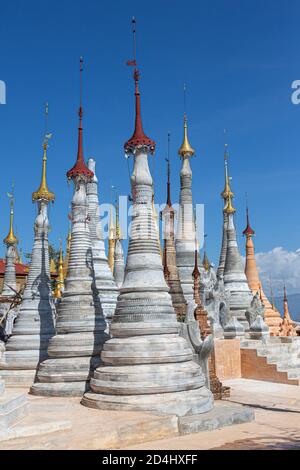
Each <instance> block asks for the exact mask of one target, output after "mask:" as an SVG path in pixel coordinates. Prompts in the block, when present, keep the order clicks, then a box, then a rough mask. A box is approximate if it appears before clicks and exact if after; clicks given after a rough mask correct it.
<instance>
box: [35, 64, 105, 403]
mask: <svg viewBox="0 0 300 470" xmlns="http://www.w3.org/2000/svg"><path fill="white" fill-rule="evenodd" d="M82 66H83V62H82V58H81V59H80V84H81V82H82V78H81V77H82V69H83V67H82ZM80 88H82V85H81V87H80ZM81 96H82V93H80V107H79V127H78V152H77V159H76V162H75V165H74V166H73V167H72V168H71V170H69V171H68V172H67V177H68V178H69V179H71V180H72V181H73V183H74V195H73V199H72V217H71V218H72V237H71V246H70V259H69V263H68V272H67V277H66V279H65V289H64V291H63V294H62V298H61V301H60V303H59V305H58V309H57V320H56V335H55V336H54V337H53V338H52V339H51V341H50V344H49V348H48V354H49V357H50V359H48V360H47V361H45V362H43V363H42V364H40V367H39V371H38V374H37V382H36V383H35V384H34V386H33V387H31V393H33V394H35V395H51V396H66V395H72V396H77V395H79V396H80V395H82V394H83V392H84V391H85V390H87V389H88V383H89V379H90V376H91V373H92V371H93V369H94V367H95V366H96V365H98V364H99V360H100V357H99V354H100V351H101V348H102V344H103V341H104V340H105V338H106V335H105V333H104V330H105V328H106V323H105V321H104V318H103V314H102V310H101V306H100V302H99V297H98V291H97V289H96V286H95V276H94V266H93V254H92V244H91V237H90V231H89V216H88V203H87V197H86V186H87V183H88V182H90V181H91V180H92V178H93V176H94V174H93V172H92V171H91V170H90V169H89V168H88V167H87V166H86V164H85V161H84V158H83V144H82V115H83V109H82V101H81Z"/></svg>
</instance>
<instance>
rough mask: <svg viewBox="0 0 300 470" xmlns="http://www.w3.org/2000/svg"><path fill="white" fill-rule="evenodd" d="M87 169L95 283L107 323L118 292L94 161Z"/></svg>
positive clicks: (90, 160) (112, 311)
mask: <svg viewBox="0 0 300 470" xmlns="http://www.w3.org/2000/svg"><path fill="white" fill-rule="evenodd" d="M88 168H89V169H90V170H91V171H92V172H93V174H94V176H93V179H92V180H91V181H89V182H88V183H87V201H88V215H89V219H90V223H89V229H90V234H91V242H92V252H93V264H94V273H95V283H96V288H97V290H98V292H99V299H100V303H101V307H102V311H103V315H104V317H105V318H106V319H107V320H108V321H110V320H111V318H112V316H113V314H114V312H115V309H116V305H117V297H118V294H119V291H118V287H117V285H116V283H115V281H114V278H113V274H112V272H111V270H110V268H109V266H108V261H107V257H106V254H105V245H104V240H103V234H102V226H101V221H100V209H99V199H98V178H97V176H96V173H95V168H96V162H95V160H94V159H92V158H90V159H89V160H88Z"/></svg>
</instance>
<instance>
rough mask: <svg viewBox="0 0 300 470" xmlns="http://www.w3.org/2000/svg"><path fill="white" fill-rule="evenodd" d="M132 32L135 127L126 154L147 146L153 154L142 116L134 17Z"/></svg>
mask: <svg viewBox="0 0 300 470" xmlns="http://www.w3.org/2000/svg"><path fill="white" fill-rule="evenodd" d="M131 23H132V32H133V54H134V58H133V60H128V61H127V65H129V66H133V67H134V72H133V79H134V82H135V93H134V94H135V128H134V132H133V135H132V137H131V138H130V139H129V140H128V141H127V142H125V144H124V150H125V153H126V154H134V153H135V151H136V150H137V149H138V148H143V147H147V148H148V150H149V152H150V153H151V154H153V153H154V150H155V142H154V140H152V139H150V138H149V137H147V136H146V135H145V133H144V130H143V125H142V117H141V96H140V92H139V87H138V82H139V78H140V73H139V70H138V69H137V61H136V20H135V18H134V17H133V19H132V22H131Z"/></svg>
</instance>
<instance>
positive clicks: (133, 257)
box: [82, 59, 213, 415]
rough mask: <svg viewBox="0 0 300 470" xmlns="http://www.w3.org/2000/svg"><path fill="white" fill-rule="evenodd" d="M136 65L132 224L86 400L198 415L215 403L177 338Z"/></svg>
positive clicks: (130, 145) (130, 149) (130, 150)
mask: <svg viewBox="0 0 300 470" xmlns="http://www.w3.org/2000/svg"><path fill="white" fill-rule="evenodd" d="M131 63H132V64H133V65H134V66H135V70H134V81H135V104H136V117H135V130H134V133H133V135H132V137H131V138H130V139H129V140H128V141H127V142H126V143H125V146H124V147H125V152H126V154H130V155H132V156H133V158H134V168H133V173H132V176H131V186H132V200H133V211H132V224H131V232H130V240H129V246H128V255H127V262H126V270H125V279H124V283H123V285H122V287H121V289H120V295H119V297H118V303H117V308H116V312H115V315H114V317H113V320H112V323H111V333H112V336H113V338H112V339H110V340H108V341H107V342H106V343H105V345H104V348H103V351H102V354H101V358H102V361H103V363H104V365H103V366H100V367H98V368H97V370H96V371H95V373H94V378H93V379H92V380H91V389H92V392H88V393H85V395H84V397H83V399H82V403H83V404H84V405H86V406H89V407H92V408H99V409H115V410H144V411H148V412H154V413H162V414H177V415H185V414H194V413H203V412H205V411H208V410H210V409H211V408H212V406H213V397H212V394H211V392H210V391H209V390H208V389H207V388H206V387H205V386H204V382H205V379H204V376H203V374H202V371H201V368H200V366H198V365H197V364H196V363H195V362H193V361H192V351H191V349H190V348H189V346H188V344H187V342H186V340H185V339H184V338H182V337H180V336H179V334H178V332H179V322H177V320H176V315H175V311H174V309H173V306H172V301H171V296H170V295H169V293H168V290H169V288H168V286H167V284H166V282H165V279H164V274H163V267H162V260H161V256H160V250H159V244H158V239H157V231H156V227H155V221H154V217H153V210H152V184H153V181H152V177H151V174H150V171H149V166H148V155H149V154H153V152H154V150H155V142H154V141H153V140H152V139H150V138H149V137H147V136H146V135H145V133H144V131H143V127H142V120H141V107H140V92H139V88H138V83H139V72H138V70H137V68H136V60H135V59H134V61H132V62H131Z"/></svg>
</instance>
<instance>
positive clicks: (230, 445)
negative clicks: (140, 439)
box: [123, 379, 300, 450]
mask: <svg viewBox="0 0 300 470" xmlns="http://www.w3.org/2000/svg"><path fill="white" fill-rule="evenodd" d="M224 385H229V386H230V387H231V396H230V398H229V401H232V402H235V403H242V404H247V405H251V406H253V408H254V409H255V421H252V422H250V423H246V424H239V425H235V426H232V427H230V428H227V427H226V428H223V429H218V430H215V431H210V432H201V433H196V434H189V435H185V436H177V437H172V438H169V439H164V440H160V441H152V442H148V443H145V444H139V445H135V446H131V447H129V446H128V447H126V449H128V450H129V449H140V450H142V449H143V450H144V449H145V450H146V449H156V450H178V449H185V450H189V449H199V450H200V449H224V450H225V449H227V450H231V449H232V450H246V449H248V450H253V449H274V448H275V449H300V390H299V387H295V386H293V385H284V384H275V383H269V382H262V381H256V380H246V379H235V380H228V381H224ZM123 449H125V447H124V448H123Z"/></svg>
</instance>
